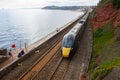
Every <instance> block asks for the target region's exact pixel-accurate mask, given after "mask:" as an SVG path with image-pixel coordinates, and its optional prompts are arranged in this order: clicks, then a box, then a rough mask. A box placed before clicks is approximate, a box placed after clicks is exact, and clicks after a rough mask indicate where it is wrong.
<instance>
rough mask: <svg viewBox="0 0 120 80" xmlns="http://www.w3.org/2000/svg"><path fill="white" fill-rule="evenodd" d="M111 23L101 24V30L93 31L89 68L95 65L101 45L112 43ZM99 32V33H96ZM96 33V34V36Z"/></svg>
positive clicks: (91, 68)
mask: <svg viewBox="0 0 120 80" xmlns="http://www.w3.org/2000/svg"><path fill="white" fill-rule="evenodd" d="M111 27H112V26H111V23H109V24H107V25H105V26H103V28H101V29H102V30H101V31H99V29H98V30H97V31H95V32H94V31H93V53H92V55H91V57H92V58H91V62H90V65H89V70H93V69H94V68H95V67H96V64H95V59H96V58H97V57H98V56H99V54H100V53H101V51H102V49H103V47H104V46H105V45H106V44H108V42H109V43H113V42H114V39H113V30H112V29H111ZM98 32H99V34H98ZM97 34H98V36H97Z"/></svg>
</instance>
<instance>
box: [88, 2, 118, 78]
mask: <svg viewBox="0 0 120 80" xmlns="http://www.w3.org/2000/svg"><path fill="white" fill-rule="evenodd" d="M114 1H115V0H114ZM118 1H120V0H118ZM119 5H120V3H119ZM89 25H90V26H91V27H92V28H93V52H92V56H91V61H90V65H89V71H88V73H89V74H90V75H89V76H90V80H118V79H120V77H119V76H120V74H119V73H120V8H116V7H115V6H113V3H112V0H101V1H100V3H99V4H98V6H97V7H96V8H95V9H94V10H93V11H92V13H90V16H89Z"/></svg>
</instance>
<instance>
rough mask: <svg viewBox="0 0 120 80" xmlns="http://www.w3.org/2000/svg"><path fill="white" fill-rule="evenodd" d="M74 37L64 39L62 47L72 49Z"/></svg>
mask: <svg viewBox="0 0 120 80" xmlns="http://www.w3.org/2000/svg"><path fill="white" fill-rule="evenodd" d="M74 39H75V37H74V35H67V36H65V37H64V38H63V42H62V46H64V47H72V46H73V44H74Z"/></svg>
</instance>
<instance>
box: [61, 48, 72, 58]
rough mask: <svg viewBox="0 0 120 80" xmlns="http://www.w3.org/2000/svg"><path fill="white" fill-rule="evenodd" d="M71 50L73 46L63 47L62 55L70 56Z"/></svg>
mask: <svg viewBox="0 0 120 80" xmlns="http://www.w3.org/2000/svg"><path fill="white" fill-rule="evenodd" d="M70 51H71V48H65V47H63V48H62V56H63V57H66V58H67V57H69V54H70Z"/></svg>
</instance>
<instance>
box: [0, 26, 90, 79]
mask: <svg viewBox="0 0 120 80" xmlns="http://www.w3.org/2000/svg"><path fill="white" fill-rule="evenodd" d="M72 26H74V24H73V25H72ZM67 31H69V30H67ZM67 31H66V32H67ZM66 32H65V33H66ZM65 33H64V34H65ZM64 34H62V35H61V37H60V36H59V37H57V38H56V39H57V40H56V41H54V43H52V44H51V45H48V46H50V47H49V48H48V50H46V51H43V52H42V53H43V54H42V55H41V56H40V57H39V59H37V60H36V62H35V63H34V64H32V65H31V67H30V68H29V69H27V70H26V71H24V72H23V73H21V74H22V75H21V74H20V75H18V76H17V77H15V78H10V79H9V78H3V79H1V80H69V79H71V77H70V76H72V75H71V74H72V72H71V71H73V73H75V71H74V70H73V69H75V68H77V69H78V70H79V67H80V66H81V63H82V62H83V61H85V60H83V59H86V58H85V57H86V55H87V53H86V54H85V55H81V54H77V55H78V57H75V56H76V55H75V56H74V57H73V58H70V59H64V58H62V57H61V51H60V50H61V39H62V36H63V35H64ZM83 36H85V35H83ZM87 37H88V36H87ZM86 40H87V38H85V40H83V42H84V43H85V41H86ZM81 43H82V42H81ZM83 45H84V44H83ZM87 46H88V45H87ZM85 48H86V47H85ZM43 49H44V48H43ZM38 50H39V49H38ZM34 52H35V51H34ZM77 52H79V51H77ZM82 52H83V51H82ZM82 52H81V53H82ZM36 54H38V53H36ZM79 57H83V58H81V59H79ZM75 58H77V61H76V60H75V61H76V62H74V59H75ZM80 60H81V61H82V62H81V63H80V64H78V61H80ZM74 65H75V66H74ZM78 65H79V66H78ZM83 67H84V66H83ZM18 69H19V68H18ZM70 69H71V70H70ZM16 70H17V68H16ZM75 70H76V69H75ZM80 70H82V69H80ZM22 71H23V70H22ZM22 71H21V72H22ZM82 72H84V70H83V71H82ZM80 73H81V72H79V74H78V76H77V77H79V76H80ZM75 74H76V73H75ZM72 79H73V80H78V79H76V78H75V79H74V77H73V78H72Z"/></svg>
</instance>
